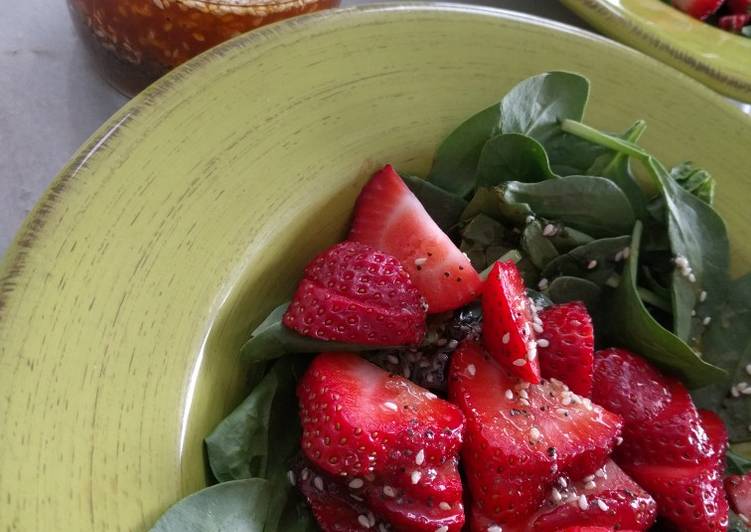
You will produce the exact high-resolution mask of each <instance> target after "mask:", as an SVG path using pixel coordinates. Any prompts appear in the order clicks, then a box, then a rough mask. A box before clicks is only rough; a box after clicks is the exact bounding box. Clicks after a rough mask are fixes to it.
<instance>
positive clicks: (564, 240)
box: [550, 223, 594, 253]
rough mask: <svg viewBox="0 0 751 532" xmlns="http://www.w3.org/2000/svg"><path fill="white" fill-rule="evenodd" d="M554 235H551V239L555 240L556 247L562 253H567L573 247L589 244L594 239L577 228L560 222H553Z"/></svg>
mask: <svg viewBox="0 0 751 532" xmlns="http://www.w3.org/2000/svg"><path fill="white" fill-rule="evenodd" d="M552 232H553V235H552V236H551V237H550V241H551V242H553V245H554V246H555V249H557V250H558V251H559V252H560V253H567V252H569V251H571V250H572V249H574V248H576V247H579V246H583V245H584V244H588V243H590V242H592V241H593V240H594V238H592V237H591V236H589V235H588V234H586V233H582V232H581V231H577V230H576V229H571V228H570V227H566V226H565V225H564V226H561V225H560V224H557V223H554V224H553V230H552Z"/></svg>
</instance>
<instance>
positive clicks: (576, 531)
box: [558, 526, 638, 532]
mask: <svg viewBox="0 0 751 532" xmlns="http://www.w3.org/2000/svg"><path fill="white" fill-rule="evenodd" d="M558 532H638V531H636V530H625V529H622V528H619V529H617V530H616V529H615V528H610V527H607V526H569V527H566V528H562V529H560V530H559V531H558Z"/></svg>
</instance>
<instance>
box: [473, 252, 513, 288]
mask: <svg viewBox="0 0 751 532" xmlns="http://www.w3.org/2000/svg"><path fill="white" fill-rule="evenodd" d="M509 260H512V261H514V262H515V263H516V264H517V267H518V264H519V263H520V262H521V261H522V260H523V257H522V254H521V253H519V252H518V251H517V250H515V249H510V250H508V251H507V252H506V253H504V254H503V255H501V256H500V257H498V258H497V259H496V260H494V261H492V262H490V263H488V265H487V266H486V267H485V269H484V270H482V271H481V272H480V273H479V275H480V279H482V280H483V281H484V280H485V279H487V278H488V275H490V270H492V269H493V266H494V265H495V263H496V262H507V261H509Z"/></svg>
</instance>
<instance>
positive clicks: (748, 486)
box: [725, 473, 751, 519]
mask: <svg viewBox="0 0 751 532" xmlns="http://www.w3.org/2000/svg"><path fill="white" fill-rule="evenodd" d="M725 491H726V492H727V494H728V499H729V501H730V506H731V508H733V511H734V512H735V513H737V514H738V515H742V516H743V517H745V518H746V519H751V473H746V474H745V475H732V476H729V477H728V478H726V479H725ZM743 517H742V518H741V519H743Z"/></svg>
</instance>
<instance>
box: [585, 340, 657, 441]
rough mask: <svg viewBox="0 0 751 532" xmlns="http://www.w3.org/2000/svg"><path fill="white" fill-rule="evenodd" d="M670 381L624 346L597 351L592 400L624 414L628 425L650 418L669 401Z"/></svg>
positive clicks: (640, 422)
mask: <svg viewBox="0 0 751 532" xmlns="http://www.w3.org/2000/svg"><path fill="white" fill-rule="evenodd" d="M670 398H671V393H670V386H669V381H668V379H666V378H665V377H664V376H663V375H662V374H660V373H659V372H658V371H657V370H656V369H654V368H653V367H652V366H650V365H649V363H648V362H647V361H646V360H644V359H643V358H641V357H639V356H637V355H635V354H633V353H631V352H629V351H626V350H625V349H617V348H610V349H605V350H602V351H597V353H595V371H594V385H593V388H592V400H593V401H594V402H595V403H597V404H599V405H602V406H603V407H605V408H607V409H608V410H610V411H611V412H615V413H617V414H619V415H620V416H622V417H623V421H624V424H625V428H626V429H627V428H628V427H629V426H638V425H640V424H644V423H648V422H651V421H652V420H653V419H654V418H655V417H657V414H659V413H660V412H662V410H663V409H664V408H665V406H666V405H667V404H668V403H669V402H670Z"/></svg>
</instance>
